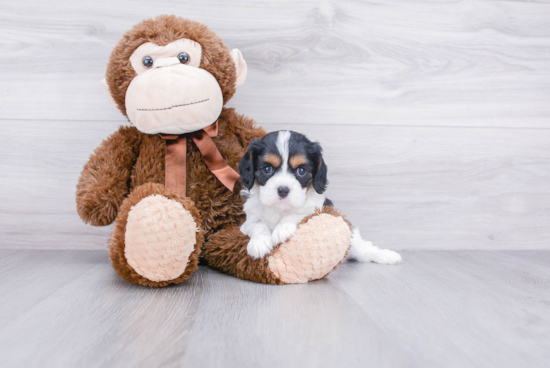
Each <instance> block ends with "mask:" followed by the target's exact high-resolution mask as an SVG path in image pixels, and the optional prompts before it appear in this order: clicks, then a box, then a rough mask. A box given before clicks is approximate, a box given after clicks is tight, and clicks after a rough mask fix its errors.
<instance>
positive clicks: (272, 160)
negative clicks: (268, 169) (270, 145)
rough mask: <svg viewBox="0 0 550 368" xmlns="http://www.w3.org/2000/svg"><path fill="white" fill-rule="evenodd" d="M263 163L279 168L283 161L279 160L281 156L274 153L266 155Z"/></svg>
mask: <svg viewBox="0 0 550 368" xmlns="http://www.w3.org/2000/svg"><path fill="white" fill-rule="evenodd" d="M264 161H265V162H267V163H268V164H271V165H272V166H274V167H279V166H281V163H282V162H283V160H282V159H281V156H279V155H276V154H275V153H268V154H267V155H265V156H264Z"/></svg>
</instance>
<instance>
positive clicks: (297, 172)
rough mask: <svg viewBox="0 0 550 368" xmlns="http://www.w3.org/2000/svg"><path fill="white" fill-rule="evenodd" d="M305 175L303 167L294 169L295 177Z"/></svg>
mask: <svg viewBox="0 0 550 368" xmlns="http://www.w3.org/2000/svg"><path fill="white" fill-rule="evenodd" d="M305 174H306V169H304V168H303V167H299V168H297V169H296V175H298V176H304V175H305Z"/></svg>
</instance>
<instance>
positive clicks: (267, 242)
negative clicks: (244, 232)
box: [246, 235, 273, 259]
mask: <svg viewBox="0 0 550 368" xmlns="http://www.w3.org/2000/svg"><path fill="white" fill-rule="evenodd" d="M272 250H273V241H272V240H271V236H269V235H256V236H253V237H252V238H250V241H249V242H248V246H247V247H246V251H247V252H248V255H249V256H250V257H251V258H252V259H258V258H263V257H264V256H265V255H266V254H269V253H270V252H271V251H272Z"/></svg>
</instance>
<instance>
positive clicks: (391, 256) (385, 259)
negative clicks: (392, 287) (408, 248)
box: [372, 249, 403, 265]
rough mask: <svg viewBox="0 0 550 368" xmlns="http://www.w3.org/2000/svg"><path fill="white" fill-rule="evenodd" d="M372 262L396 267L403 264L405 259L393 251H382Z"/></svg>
mask: <svg viewBox="0 0 550 368" xmlns="http://www.w3.org/2000/svg"><path fill="white" fill-rule="evenodd" d="M372 261H373V262H376V263H381V264H387V265H395V264H400V263H401V262H403V258H401V255H400V254H399V253H397V252H394V251H393V250H389V249H380V250H379V251H378V252H377V253H376V255H375V256H374V257H373V259H372Z"/></svg>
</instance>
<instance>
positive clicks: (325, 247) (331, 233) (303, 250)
mask: <svg viewBox="0 0 550 368" xmlns="http://www.w3.org/2000/svg"><path fill="white" fill-rule="evenodd" d="M350 241H351V230H350V228H349V225H348V224H347V223H346V222H345V221H344V220H343V219H342V217H341V216H339V217H335V216H332V215H328V214H326V213H322V214H320V215H318V216H314V217H312V218H310V219H309V220H308V221H307V222H306V223H305V224H302V225H300V226H299V227H298V230H297V231H296V233H295V234H294V236H292V238H291V239H290V240H289V241H287V242H286V243H283V244H281V245H280V246H279V247H278V248H277V249H276V250H275V251H274V252H273V253H272V254H271V255H270V256H269V258H268V260H269V269H270V270H271V272H273V274H274V275H275V276H276V277H278V278H279V279H281V281H283V282H284V283H286V284H299V283H306V282H308V281H312V280H317V279H320V278H321V277H323V276H325V275H326V274H328V273H329V272H330V271H332V269H334V267H336V266H337V265H338V264H339V263H340V262H341V261H342V260H343V259H344V257H345V255H346V252H347V250H348V249H349V247H350Z"/></svg>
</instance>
